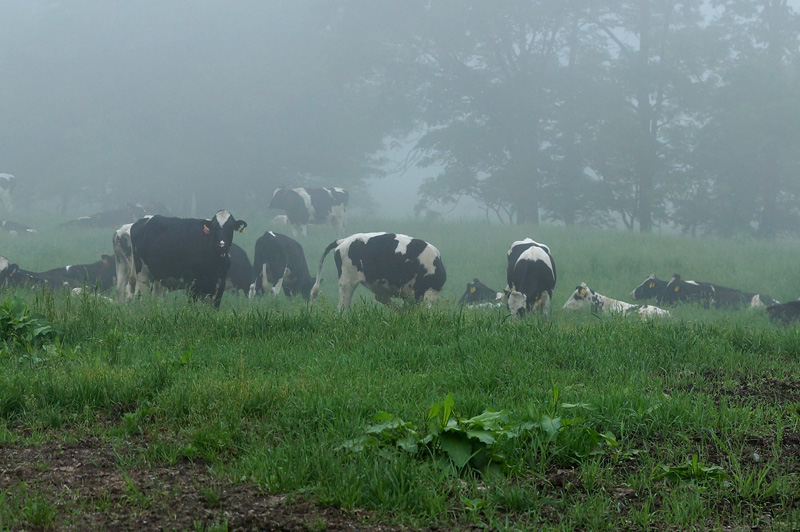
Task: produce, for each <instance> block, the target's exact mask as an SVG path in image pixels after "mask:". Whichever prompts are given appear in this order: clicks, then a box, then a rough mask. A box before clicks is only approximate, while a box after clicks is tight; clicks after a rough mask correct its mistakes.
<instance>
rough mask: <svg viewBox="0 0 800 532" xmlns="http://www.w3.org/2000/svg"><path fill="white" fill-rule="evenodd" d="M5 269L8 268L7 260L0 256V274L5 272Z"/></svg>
mask: <svg viewBox="0 0 800 532" xmlns="http://www.w3.org/2000/svg"><path fill="white" fill-rule="evenodd" d="M6 268H8V259H7V258H5V257H2V256H0V272H4V271H6Z"/></svg>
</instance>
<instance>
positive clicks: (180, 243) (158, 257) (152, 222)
mask: <svg viewBox="0 0 800 532" xmlns="http://www.w3.org/2000/svg"><path fill="white" fill-rule="evenodd" d="M246 226H247V223H246V222H245V221H244V220H236V219H235V218H234V217H233V216H232V215H231V214H230V213H229V212H228V211H225V210H222V211H218V212H217V213H216V214H215V215H214V217H213V218H211V219H210V220H201V219H196V218H173V217H167V216H161V215H155V216H152V217H150V218H142V219H141V220H139V221H137V222H135V223H134V224H133V225H132V226H131V228H130V241H131V246H132V249H133V263H134V267H135V271H136V288H135V292H134V293H139V292H140V291H141V290H142V286H143V285H144V286H149V285H150V282H151V281H160V280H162V279H169V278H170V277H173V278H176V279H182V280H184V281H185V282H187V283H189V284H190V287H191V288H190V291H191V294H192V298H193V299H194V300H197V299H199V298H201V297H210V298H212V300H213V303H214V307H215V308H219V304H220V301H221V300H222V295H223V293H224V292H225V280H226V277H227V275H228V269H229V268H230V262H231V259H230V255H229V250H230V247H231V244H232V242H233V232H234V231H239V232H243V231H244V228H245V227H246Z"/></svg>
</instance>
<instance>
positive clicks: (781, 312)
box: [767, 300, 800, 324]
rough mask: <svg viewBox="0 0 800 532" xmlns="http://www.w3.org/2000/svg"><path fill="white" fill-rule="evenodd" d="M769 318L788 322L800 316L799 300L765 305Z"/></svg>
mask: <svg viewBox="0 0 800 532" xmlns="http://www.w3.org/2000/svg"><path fill="white" fill-rule="evenodd" d="M767 314H768V315H769V317H770V319H772V320H775V321H779V322H781V323H784V324H789V323H792V322H793V321H795V320H796V319H797V318H798V317H800V300H798V301H789V302H787V303H778V304H775V305H770V306H768V307H767Z"/></svg>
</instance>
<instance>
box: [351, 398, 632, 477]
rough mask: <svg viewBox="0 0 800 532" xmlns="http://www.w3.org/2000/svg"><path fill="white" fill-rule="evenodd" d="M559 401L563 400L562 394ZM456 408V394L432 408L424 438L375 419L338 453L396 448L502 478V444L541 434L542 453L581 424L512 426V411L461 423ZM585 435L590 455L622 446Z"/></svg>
mask: <svg viewBox="0 0 800 532" xmlns="http://www.w3.org/2000/svg"><path fill="white" fill-rule="evenodd" d="M554 399H555V400H556V401H557V399H558V392H557V391H555V392H554ZM454 403H455V402H454V400H453V396H452V394H447V396H446V397H445V398H444V399H443V400H442V401H437V402H436V403H434V404H433V405H431V407H430V408H429V409H428V415H427V419H426V421H427V428H428V430H427V433H426V434H425V435H422V434H420V432H419V430H418V429H417V428H416V426H414V424H413V423H410V422H407V421H404V420H402V419H400V418H398V417H396V416H394V415H392V414H390V413H388V412H380V413H378V414H377V415H376V416H375V417H374V418H373V421H374V422H375V423H374V424H372V425H370V426H368V427H367V428H366V430H365V434H363V435H362V436H359V437H357V438H354V439H352V440H348V441H347V442H345V443H343V444H342V445H340V446H339V447H338V449H342V450H349V451H353V452H360V451H364V450H365V449H368V448H374V447H396V448H398V449H400V450H402V451H405V452H408V453H412V454H419V455H421V456H432V457H435V458H437V459H444V460H445V463H447V464H450V465H452V466H454V467H455V468H456V469H457V470H459V471H461V470H464V469H470V470H476V471H479V472H481V473H483V474H485V475H490V476H492V475H497V474H501V473H502V471H503V466H504V465H505V463H506V460H505V456H504V455H503V454H502V453H501V452H500V451H499V449H498V445H497V444H498V443H499V442H501V441H510V440H512V439H516V438H520V437H522V436H526V435H528V436H532V435H534V434H539V435H541V437H540V438H538V439H537V441H538V443H539V445H538V447H539V449H540V450H542V451H543V450H545V449H546V447H547V445H549V444H550V443H551V442H553V441H555V440H556V438H557V437H558V434H559V432H560V431H561V430H562V429H563V428H564V427H565V426H570V425H573V424H576V423H577V422H578V421H581V420H573V419H571V420H567V421H566V422H562V419H561V418H560V417H551V416H549V415H547V414H543V415H542V416H541V417H540V418H539V421H530V420H527V421H521V422H513V421H512V416H511V414H510V413H509V412H508V411H507V410H500V411H492V410H486V411H484V412H483V413H482V414H479V415H477V416H474V417H471V418H468V419H460V418H459V417H458V416H457V415H456V413H455V410H454ZM562 406H564V405H562ZM566 406H568V407H571V406H578V405H566ZM580 434H581V437H582V439H583V440H584V441H583V447H585V448H588V449H590V451H587V452H586V454H587V455H588V454H593V452H594V451H596V450H597V449H598V447H599V446H600V445H601V444H607V445H609V446H614V447H616V446H617V445H618V444H617V441H616V439H615V438H614V435H613V434H611V433H610V432H606V433H602V434H601V433H599V432H598V431H596V430H594V429H591V428H588V427H582V426H581V427H580Z"/></svg>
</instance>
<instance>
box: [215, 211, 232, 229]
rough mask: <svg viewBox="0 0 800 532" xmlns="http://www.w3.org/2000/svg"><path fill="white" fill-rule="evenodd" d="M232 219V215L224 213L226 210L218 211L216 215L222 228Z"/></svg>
mask: <svg viewBox="0 0 800 532" xmlns="http://www.w3.org/2000/svg"><path fill="white" fill-rule="evenodd" d="M230 217H231V213H229V212H228V211H224V210H223V211H218V212H217V215H216V219H217V223H218V224H219V226H220V227H223V226H224V225H225V224H226V223H227V221H228V220H229V219H230Z"/></svg>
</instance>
